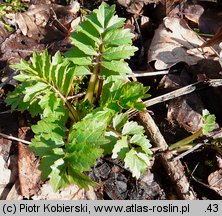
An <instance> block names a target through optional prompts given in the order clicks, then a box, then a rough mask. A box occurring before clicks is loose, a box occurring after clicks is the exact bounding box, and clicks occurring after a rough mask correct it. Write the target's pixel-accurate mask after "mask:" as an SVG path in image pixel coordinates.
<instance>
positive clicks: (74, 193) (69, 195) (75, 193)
mask: <svg viewBox="0 0 222 216" xmlns="http://www.w3.org/2000/svg"><path fill="white" fill-rule="evenodd" d="M32 199H33V200H96V199H97V197H96V194H95V192H94V190H93V188H92V187H89V190H88V191H87V190H85V189H79V188H78V187H77V186H76V185H70V186H68V187H66V188H65V189H63V190H61V191H57V192H54V191H53V188H52V186H51V185H50V184H49V183H48V182H47V183H45V184H43V185H42V187H41V188H40V190H39V191H38V193H37V194H36V195H34V196H33V197H32Z"/></svg>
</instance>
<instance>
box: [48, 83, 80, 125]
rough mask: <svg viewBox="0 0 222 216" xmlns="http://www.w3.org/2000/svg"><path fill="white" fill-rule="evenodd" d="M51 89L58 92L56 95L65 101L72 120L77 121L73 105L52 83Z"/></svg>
mask: <svg viewBox="0 0 222 216" xmlns="http://www.w3.org/2000/svg"><path fill="white" fill-rule="evenodd" d="M51 87H52V89H53V91H54V92H55V93H57V94H58V96H59V97H60V98H61V99H62V100H63V101H64V102H65V104H66V106H67V108H68V110H69V116H70V118H71V119H72V121H74V122H77V121H78V120H79V115H78V112H77V111H76V110H75V109H74V107H73V106H72V105H71V104H70V103H69V101H68V100H67V99H66V98H65V97H64V96H63V95H62V94H61V92H59V91H58V90H57V89H56V88H55V87H54V86H53V85H51Z"/></svg>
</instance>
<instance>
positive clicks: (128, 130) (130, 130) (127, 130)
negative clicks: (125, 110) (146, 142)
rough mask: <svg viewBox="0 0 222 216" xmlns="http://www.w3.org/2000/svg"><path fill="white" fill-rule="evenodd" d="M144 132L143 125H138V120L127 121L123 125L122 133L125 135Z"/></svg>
mask: <svg viewBox="0 0 222 216" xmlns="http://www.w3.org/2000/svg"><path fill="white" fill-rule="evenodd" d="M141 133H144V129H143V126H141V125H138V123H137V122H127V123H126V124H125V125H124V126H123V130H122V134H123V135H133V134H141Z"/></svg>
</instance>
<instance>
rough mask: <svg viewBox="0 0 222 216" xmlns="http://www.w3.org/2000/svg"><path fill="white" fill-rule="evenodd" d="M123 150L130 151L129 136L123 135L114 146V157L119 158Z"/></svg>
mask: <svg viewBox="0 0 222 216" xmlns="http://www.w3.org/2000/svg"><path fill="white" fill-rule="evenodd" d="M121 150H125V152H126V151H129V147H128V141H127V136H123V137H122V138H121V139H120V140H118V141H117V142H116V144H115V146H114V148H113V151H112V152H113V154H112V158H118V153H119V152H121Z"/></svg>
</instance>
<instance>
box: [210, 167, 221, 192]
mask: <svg viewBox="0 0 222 216" xmlns="http://www.w3.org/2000/svg"><path fill="white" fill-rule="evenodd" d="M208 183H209V185H210V187H211V188H212V189H213V190H215V191H216V192H218V193H219V194H220V195H221V196H222V170H221V169H220V170H217V171H215V172H213V173H211V174H210V175H209V176H208Z"/></svg>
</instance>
